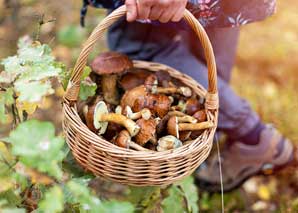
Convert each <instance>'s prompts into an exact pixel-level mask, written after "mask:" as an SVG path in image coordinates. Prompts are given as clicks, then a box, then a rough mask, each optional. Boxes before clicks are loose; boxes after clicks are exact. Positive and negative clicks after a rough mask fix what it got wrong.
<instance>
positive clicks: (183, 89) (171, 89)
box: [152, 87, 192, 97]
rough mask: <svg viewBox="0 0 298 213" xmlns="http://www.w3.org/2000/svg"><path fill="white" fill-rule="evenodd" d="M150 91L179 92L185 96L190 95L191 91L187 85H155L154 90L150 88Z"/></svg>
mask: <svg viewBox="0 0 298 213" xmlns="http://www.w3.org/2000/svg"><path fill="white" fill-rule="evenodd" d="M152 93H162V94H167V95H169V94H175V93H177V94H180V95H183V96H185V97H190V96H191V95H192V91H191V89H190V88H189V87H179V88H176V87H167V88H164V87H156V88H155V89H154V90H152Z"/></svg>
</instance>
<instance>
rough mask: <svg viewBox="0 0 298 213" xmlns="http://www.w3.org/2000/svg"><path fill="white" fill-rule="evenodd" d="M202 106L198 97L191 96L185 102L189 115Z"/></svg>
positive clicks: (186, 111)
mask: <svg viewBox="0 0 298 213" xmlns="http://www.w3.org/2000/svg"><path fill="white" fill-rule="evenodd" d="M202 108H203V105H202V104H201V103H200V102H199V101H198V100H197V99H196V98H189V99H188V100H187V101H186V103H185V113H186V114H188V115H193V114H194V113H195V112H197V111H198V110H201V109H202Z"/></svg>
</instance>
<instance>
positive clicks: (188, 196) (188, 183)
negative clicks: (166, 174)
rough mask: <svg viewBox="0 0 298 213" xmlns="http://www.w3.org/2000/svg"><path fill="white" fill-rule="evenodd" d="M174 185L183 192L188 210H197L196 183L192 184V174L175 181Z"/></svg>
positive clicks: (193, 211) (194, 211) (195, 211)
mask: <svg viewBox="0 0 298 213" xmlns="http://www.w3.org/2000/svg"><path fill="white" fill-rule="evenodd" d="M175 185H176V186H178V187H179V188H180V189H181V190H182V192H183V194H184V198H185V200H186V202H187V209H188V212H192V213H197V212H199V208H198V201H199V197H198V190H197V187H196V185H195V184H194V178H193V177H192V176H189V177H187V178H185V179H183V180H182V181H180V182H178V183H176V184H175Z"/></svg>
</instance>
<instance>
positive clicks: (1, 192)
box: [0, 30, 198, 213]
mask: <svg viewBox="0 0 298 213" xmlns="http://www.w3.org/2000/svg"><path fill="white" fill-rule="evenodd" d="M70 32H72V30H70V31H65V32H63V33H64V34H66V35H68V34H69V33H70ZM64 34H62V35H61V36H62V38H63V36H65V35H64ZM62 40H63V39H62ZM74 40H75V39H74ZM72 42H74V41H72ZM18 48H19V49H18V52H17V54H16V55H15V56H11V57H8V58H6V59H4V60H2V62H1V63H2V65H3V66H4V71H2V72H1V73H0V86H1V91H0V92H1V96H0V118H1V120H0V121H1V122H6V123H7V122H8V123H10V122H13V125H12V130H11V132H10V133H9V135H8V136H7V137H5V138H2V139H1V141H0V208H1V212H17V213H18V212H20V213H23V212H26V211H35V212H44V213H47V212H49V213H55V212H63V211H65V212H68V211H71V212H91V213H92V212H94V213H95V212H101V213H113V212H115V213H132V212H135V211H137V212H150V211H153V210H157V209H159V210H160V209H162V208H163V209H164V212H170V209H171V208H172V207H175V208H176V211H177V212H197V210H198V209H197V201H198V199H197V191H196V189H195V187H194V185H193V180H192V179H191V178H187V179H185V180H184V181H182V182H179V183H177V184H174V185H172V186H170V187H168V188H160V187H131V188H130V190H129V191H130V193H129V194H128V197H127V199H126V200H127V201H119V200H116V199H105V198H100V196H98V195H96V194H95V192H94V191H93V190H92V188H90V187H89V183H90V181H91V180H92V179H93V178H94V177H93V176H92V175H91V174H88V173H87V172H85V171H84V170H83V169H82V168H80V167H79V166H78V165H77V164H76V162H75V161H74V159H73V157H72V155H71V152H70V151H69V149H68V148H67V146H66V144H65V141H64V138H63V137H62V136H60V135H56V129H55V126H54V124H53V123H51V122H45V121H39V120H36V119H32V118H31V115H32V114H33V115H34V112H35V111H36V109H37V108H38V107H39V106H42V104H43V102H44V100H45V99H46V97H47V96H48V95H50V94H52V93H53V85H52V82H53V79H57V78H58V79H59V81H60V82H61V84H62V85H64V86H65V85H66V84H67V82H68V80H69V77H70V73H71V72H69V71H67V70H66V69H65V66H64V65H63V64H62V63H59V62H57V61H55V59H54V57H53V56H52V54H51V49H50V47H49V46H48V45H45V44H41V43H39V42H32V41H31V40H30V39H29V38H28V37H25V38H23V39H20V41H19V44H18ZM90 72H91V69H90V68H89V67H85V69H84V71H83V74H82V78H81V90H80V94H79V96H80V99H81V100H86V99H87V98H88V97H90V96H93V95H94V94H95V91H96V89H97V86H96V84H95V83H94V82H92V81H91V79H90V77H89V75H90ZM9 118H12V120H10V119H9ZM180 210H181V211H180Z"/></svg>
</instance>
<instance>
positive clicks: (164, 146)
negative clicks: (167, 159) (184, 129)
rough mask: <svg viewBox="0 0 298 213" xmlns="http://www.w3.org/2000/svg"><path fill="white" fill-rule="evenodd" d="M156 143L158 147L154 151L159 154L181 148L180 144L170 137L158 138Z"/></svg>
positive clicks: (177, 140) (176, 139)
mask: <svg viewBox="0 0 298 213" xmlns="http://www.w3.org/2000/svg"><path fill="white" fill-rule="evenodd" d="M157 143H158V145H157V148H156V149H157V151H159V152H162V151H167V150H171V149H176V148H178V147H181V146H182V142H181V141H180V140H179V139H178V138H176V137H174V136H172V135H168V136H165V137H162V138H160V139H159V140H158V142H157Z"/></svg>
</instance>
